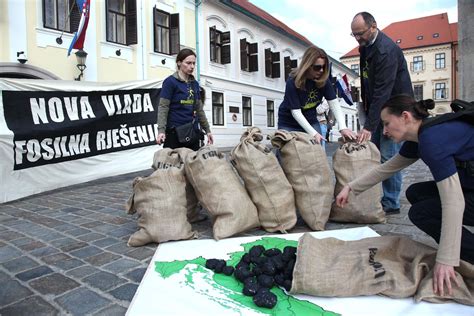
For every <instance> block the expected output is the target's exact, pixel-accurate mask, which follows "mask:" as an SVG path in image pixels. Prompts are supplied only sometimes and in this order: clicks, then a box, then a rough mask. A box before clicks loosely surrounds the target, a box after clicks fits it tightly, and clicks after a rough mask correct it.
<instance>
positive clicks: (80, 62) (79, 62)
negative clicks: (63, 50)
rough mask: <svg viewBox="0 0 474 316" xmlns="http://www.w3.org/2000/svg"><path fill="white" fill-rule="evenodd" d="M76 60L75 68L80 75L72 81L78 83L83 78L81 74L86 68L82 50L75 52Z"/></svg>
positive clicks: (85, 57) (84, 54) (84, 55)
mask: <svg viewBox="0 0 474 316" xmlns="http://www.w3.org/2000/svg"><path fill="white" fill-rule="evenodd" d="M76 58H77V65H76V66H77V68H78V69H79V71H80V72H81V73H80V74H79V76H77V78H74V80H76V81H80V80H81V78H83V77H84V74H83V72H84V69H86V68H87V66H86V59H87V53H86V52H85V51H84V50H82V49H80V50H78V51H77V52H76Z"/></svg>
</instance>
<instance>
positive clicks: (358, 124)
mask: <svg viewBox="0 0 474 316" xmlns="http://www.w3.org/2000/svg"><path fill="white" fill-rule="evenodd" d="M358 131H360V122H359V119H357V132H358Z"/></svg>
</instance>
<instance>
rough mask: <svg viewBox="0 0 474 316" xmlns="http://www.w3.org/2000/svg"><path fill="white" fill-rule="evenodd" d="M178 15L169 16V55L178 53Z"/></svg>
mask: <svg viewBox="0 0 474 316" xmlns="http://www.w3.org/2000/svg"><path fill="white" fill-rule="evenodd" d="M179 42H180V40H179V13H175V14H171V15H170V47H171V55H175V54H178V53H179Z"/></svg>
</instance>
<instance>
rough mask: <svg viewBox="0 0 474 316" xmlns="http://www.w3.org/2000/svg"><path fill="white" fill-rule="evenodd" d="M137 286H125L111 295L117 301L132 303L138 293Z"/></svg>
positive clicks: (113, 291) (129, 284)
mask: <svg viewBox="0 0 474 316" xmlns="http://www.w3.org/2000/svg"><path fill="white" fill-rule="evenodd" d="M137 288H138V285H137V284H131V283H128V284H124V285H122V286H120V287H118V288H116V289H114V290H112V291H110V292H109V293H110V294H111V295H112V296H113V297H115V298H116V299H119V300H123V301H128V302H130V301H131V300H132V298H133V296H134V295H135V292H136V291H137Z"/></svg>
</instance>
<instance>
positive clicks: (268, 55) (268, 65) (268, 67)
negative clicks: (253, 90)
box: [265, 48, 272, 77]
mask: <svg viewBox="0 0 474 316" xmlns="http://www.w3.org/2000/svg"><path fill="white" fill-rule="evenodd" d="M265 76H266V77H271V76H272V51H271V50H270V48H267V49H265Z"/></svg>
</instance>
